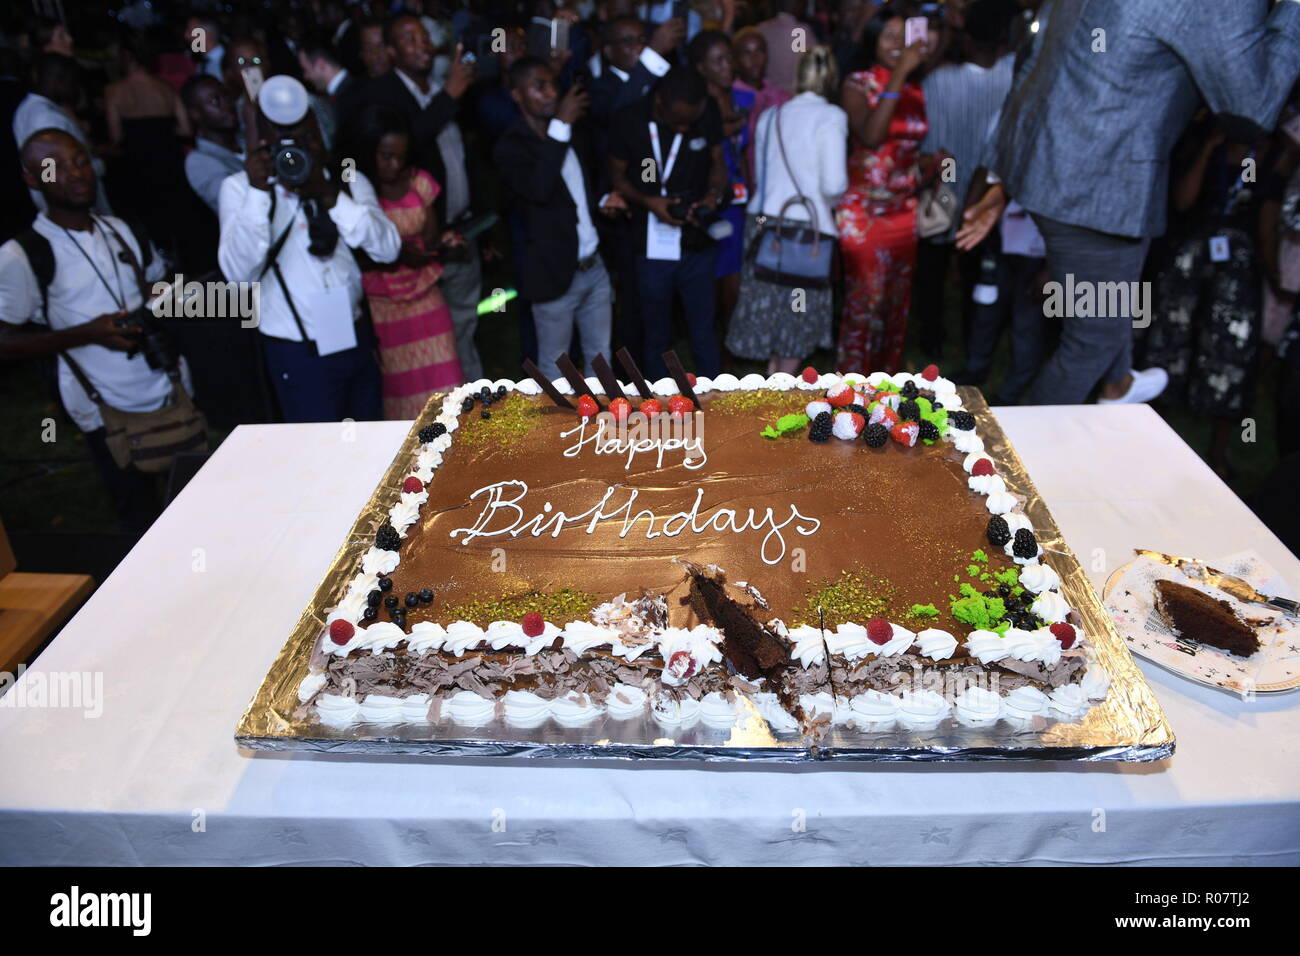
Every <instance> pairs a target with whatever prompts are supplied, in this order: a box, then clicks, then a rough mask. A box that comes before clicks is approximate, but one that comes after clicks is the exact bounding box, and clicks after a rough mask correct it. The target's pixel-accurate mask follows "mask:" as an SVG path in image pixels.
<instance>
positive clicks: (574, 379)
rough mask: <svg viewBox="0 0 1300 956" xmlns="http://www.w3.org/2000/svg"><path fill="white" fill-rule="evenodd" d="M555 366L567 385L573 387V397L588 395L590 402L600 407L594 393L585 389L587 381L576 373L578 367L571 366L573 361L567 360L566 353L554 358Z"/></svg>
mask: <svg viewBox="0 0 1300 956" xmlns="http://www.w3.org/2000/svg"><path fill="white" fill-rule="evenodd" d="M555 364H556V365H558V366H559V367H560V371H561V372H563V373H564V377H565V378H567V379H568V380H569V384H570V385H572V386H573V393H574V394H575V395H588V396H590V397H591V400H592V401H593V402H595V403H596V407H597V408H600V407H601V405H600V399H598V398H597V397H596V395H595V393H594V392H592V390H591V389H590V388H588V387H587V380H586V379H585V378H583V377H582V373H581V372H580V371H578V366H576V365H574V364H573V359H571V358H569V354H568V353H567V352H566V353H564V354H563V355H561V356H559V357H558V358H556V360H555Z"/></svg>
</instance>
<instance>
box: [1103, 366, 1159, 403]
mask: <svg viewBox="0 0 1300 956" xmlns="http://www.w3.org/2000/svg"><path fill="white" fill-rule="evenodd" d="M1130 374H1131V375H1132V376H1133V380H1132V381H1131V382H1129V386H1128V391H1127V392H1125V393H1124V394H1123V395H1121V396H1120V397H1119V398H1098V399H1097V404H1098V405H1137V404H1140V403H1142V402H1149V401H1151V399H1153V398H1155V397H1156V396H1158V395H1159V394H1160V393H1161V392H1163V391H1164V390H1165V386H1166V385H1168V384H1169V373H1168V372H1166V371H1165V370H1164V369H1162V368H1145V369H1143V370H1142V371H1140V372H1139V371H1138V370H1137V369H1133V370H1132V372H1131V373H1130Z"/></svg>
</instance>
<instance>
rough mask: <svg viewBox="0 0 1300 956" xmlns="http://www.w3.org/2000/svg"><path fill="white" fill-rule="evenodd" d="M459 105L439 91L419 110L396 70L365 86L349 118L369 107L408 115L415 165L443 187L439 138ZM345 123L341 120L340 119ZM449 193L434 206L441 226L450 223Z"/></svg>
mask: <svg viewBox="0 0 1300 956" xmlns="http://www.w3.org/2000/svg"><path fill="white" fill-rule="evenodd" d="M458 105H459V104H458V103H457V101H456V100H455V99H453V98H452V97H451V96H450V95H449V94H448V93H447V91H446V90H439V91H438V93H437V94H436V95H435V96H434V97H433V100H432V101H431V102H430V103H429V106H428V108H426V109H420V104H419V103H417V102H416V101H415V97H414V96H412V95H411V91H410V90H408V89H407V88H406V84H405V83H403V82H402V80H401V77H399V76H398V75H397V71H396V70H395V69H393V70H389V71H388V72H387V73H385V74H384V75H383V76H377V77H375V78H374V79H373V80H370V81H368V82H366V83H364V84H362V88H361V90H360V91H359V92H358V94H357V96H356V99H355V102H354V105H353V109H352V111H351V112H350V114H349V118H351V117H352V116H355V114H356V112H358V111H360V110H361V109H362V108H364V107H366V106H387V107H390V108H392V109H395V110H399V111H400V112H402V113H404V114H406V118H407V119H408V120H409V121H410V123H411V135H412V139H413V140H414V142H413V143H412V147H413V148H414V150H415V163H416V165H417V166H419V167H420V168H422V169H424V170H427V171H428V172H429V174H430V175H431V176H433V178H434V179H436V180H438V182H439V183H440V184H442V185H444V186H445V185H446V182H447V166H446V163H445V162H444V161H443V157H442V151H441V150H440V149H438V134H439V133H441V132H442V131H443V128H444V127H445V126H446V125H447V124H448V123H450V122H451V121H452V120H453V119H454V118H455V116H456V109H457V106H458ZM340 120H342V117H340ZM446 196H447V191H446V189H443V190H441V191H440V192H439V193H438V199H437V201H436V202H435V203H434V210H435V211H436V212H437V214H438V222H440V223H446V221H447V200H446Z"/></svg>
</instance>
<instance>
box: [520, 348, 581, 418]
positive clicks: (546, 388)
mask: <svg viewBox="0 0 1300 956" xmlns="http://www.w3.org/2000/svg"><path fill="white" fill-rule="evenodd" d="M524 371H525V372H527V373H528V375H529V377H531V378H532V380H533V381H534V382H536V383H537V384H538V385H540V386H541V388H542V391H543V392H545V393H546V397H547V398H549V399H550V400H551V401H553V402H554V403H555V404H556V405H559V406H560V407H561V408H572V407H573V403H572V402H570V401H569V400H568V399H567V398H565V397H564V393H563V392H561V391H560V390H559V389H558V388H556V387H555V386H554V385H552V384H551V380H550V379H549V378H547V377H546V376H545V375H543V374H542V370H541V369H540V368H538V367H537V363H535V362H534V361H533V360H532V359H524Z"/></svg>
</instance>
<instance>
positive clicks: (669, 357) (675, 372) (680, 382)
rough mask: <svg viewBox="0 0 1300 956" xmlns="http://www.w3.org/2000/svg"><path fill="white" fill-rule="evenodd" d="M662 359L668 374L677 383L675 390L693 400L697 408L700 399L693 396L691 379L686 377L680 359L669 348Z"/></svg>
mask: <svg viewBox="0 0 1300 956" xmlns="http://www.w3.org/2000/svg"><path fill="white" fill-rule="evenodd" d="M663 359H664V364H665V365H667V366H668V374H669V375H671V376H672V377H673V381H674V382H676V383H677V391H679V392H681V393H682V394H683V395H685V396H686V397H687V398H689V399H690V400H691V401H692V402H694V403H695V407H696V408H699V407H700V400H699V399H698V398H696V397H695V389H693V388H691V380H690V379H689V378H687V377H686V369H684V368H682V360H681V359H679V358H678V357H677V353H676V352H674V351H673V350H672V349H669V350H668V351H667V352H665V353H664V355H663Z"/></svg>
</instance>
